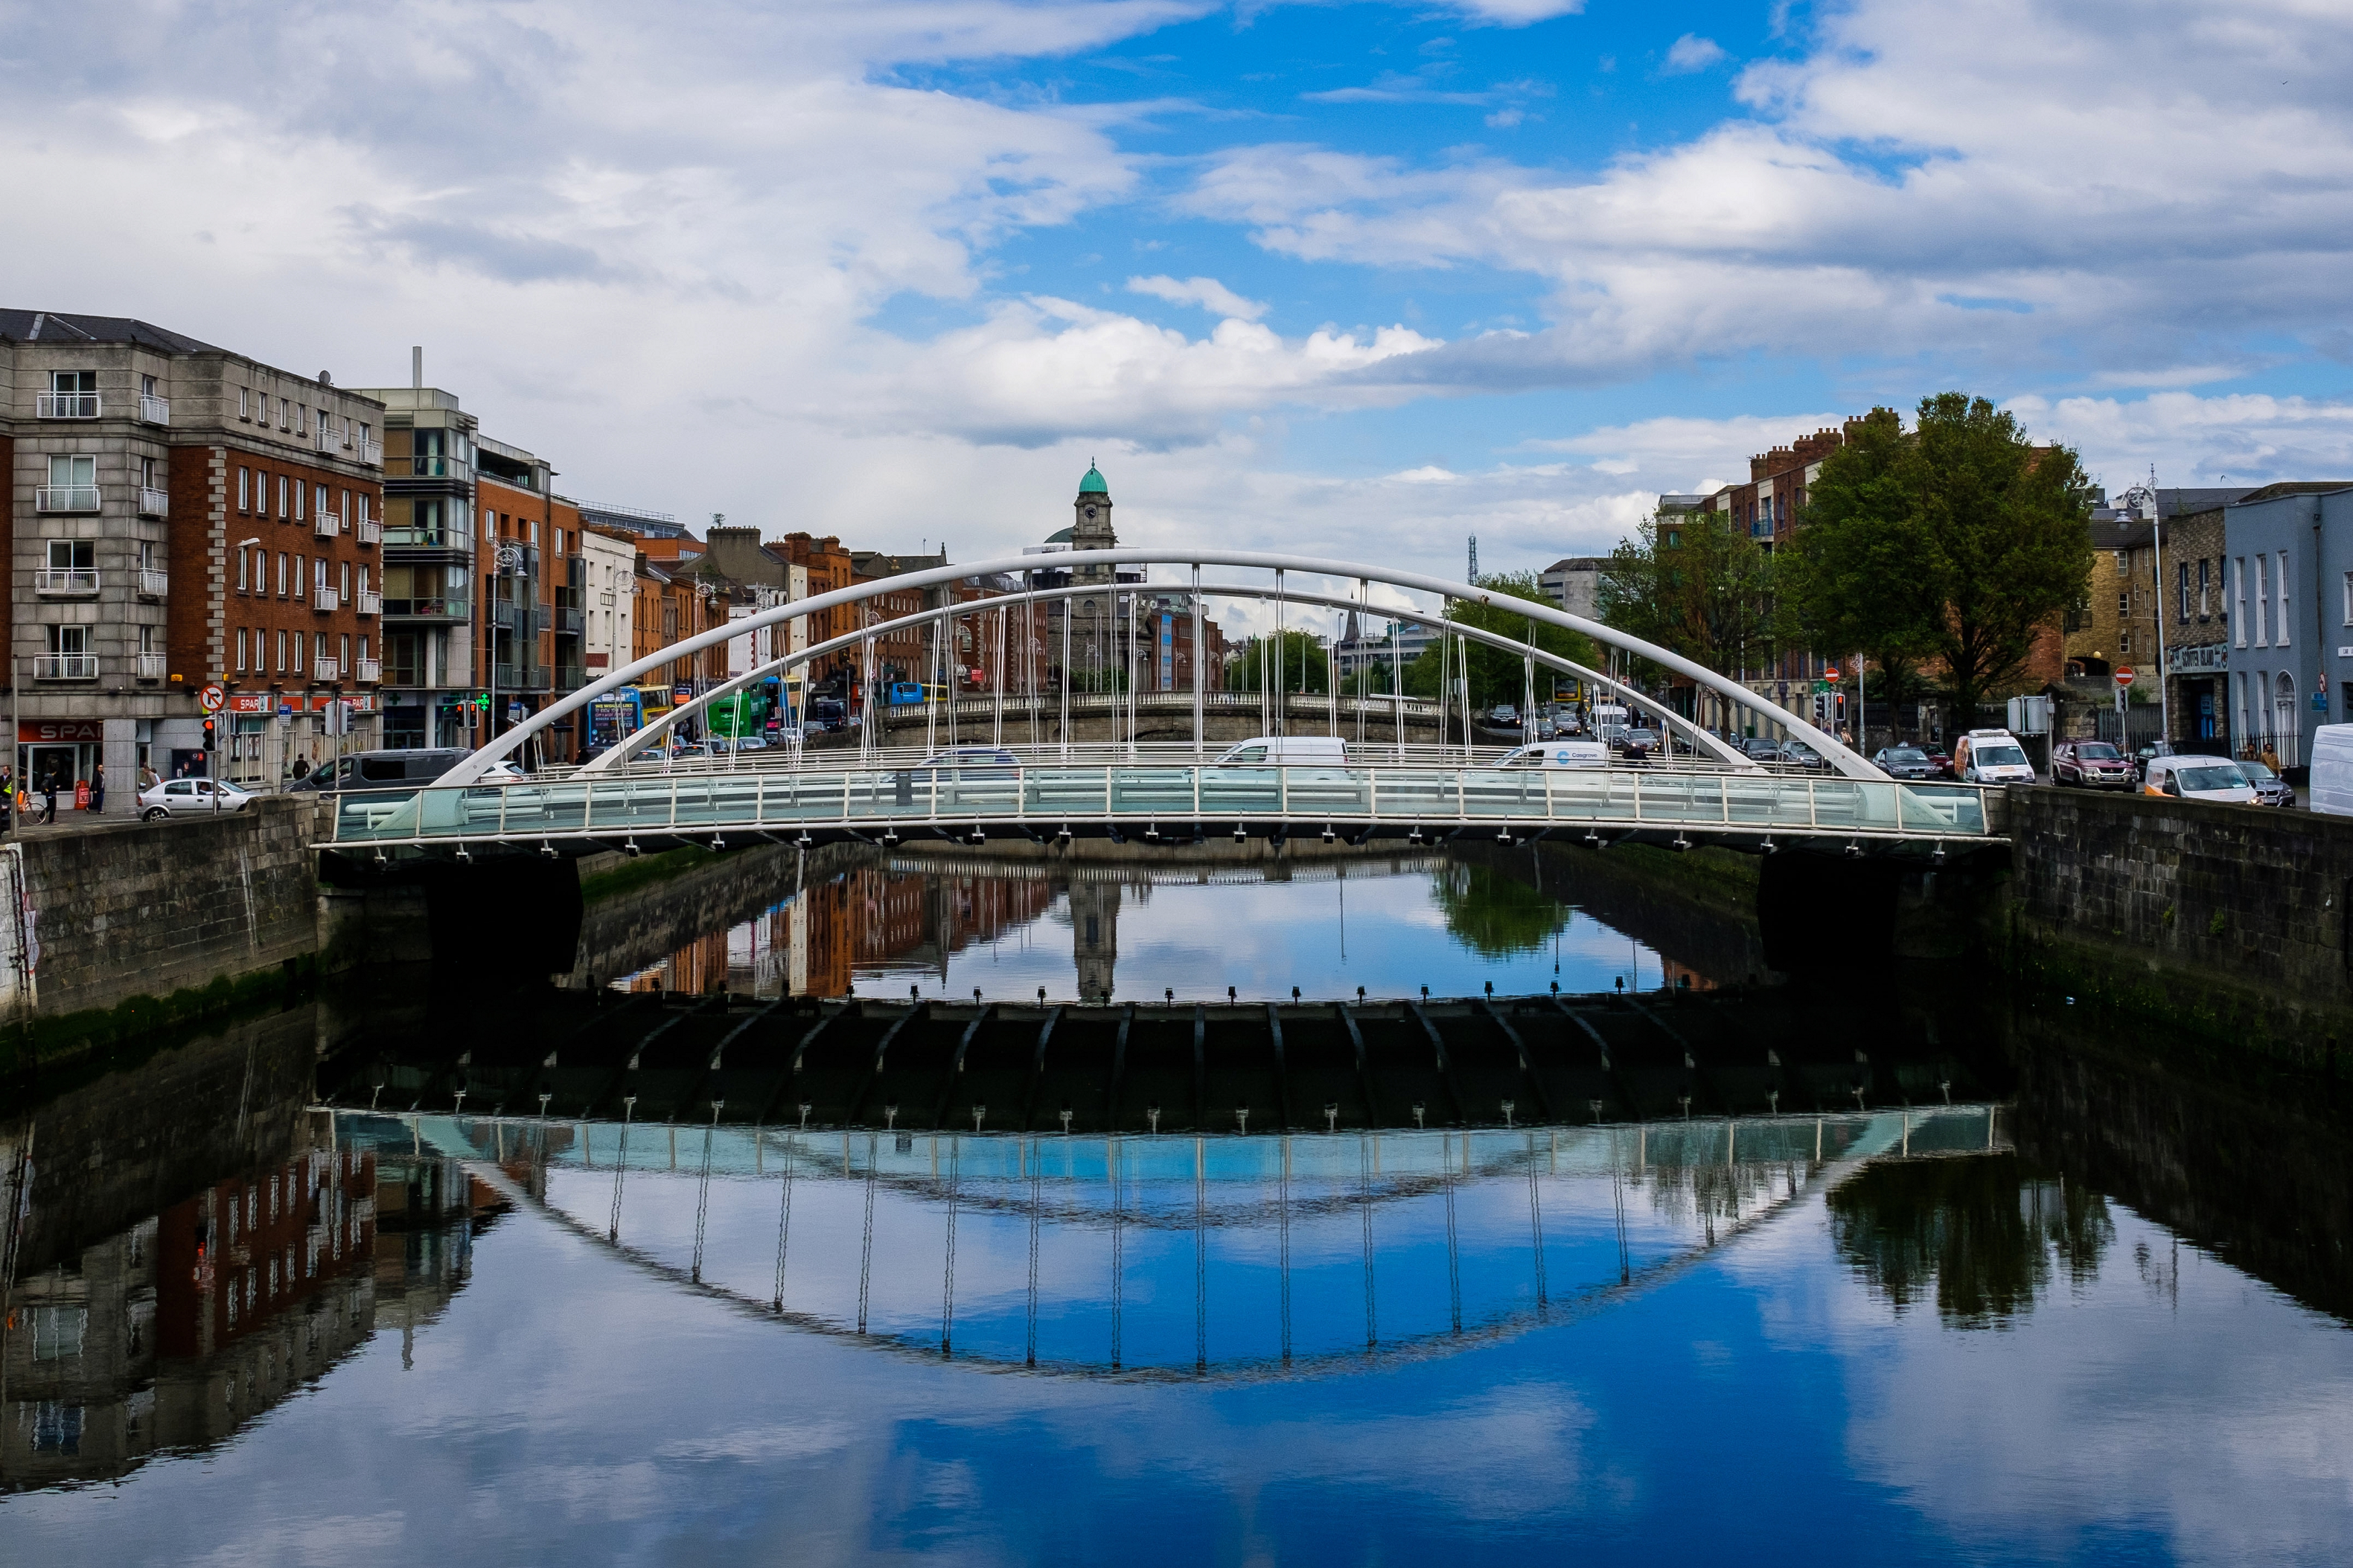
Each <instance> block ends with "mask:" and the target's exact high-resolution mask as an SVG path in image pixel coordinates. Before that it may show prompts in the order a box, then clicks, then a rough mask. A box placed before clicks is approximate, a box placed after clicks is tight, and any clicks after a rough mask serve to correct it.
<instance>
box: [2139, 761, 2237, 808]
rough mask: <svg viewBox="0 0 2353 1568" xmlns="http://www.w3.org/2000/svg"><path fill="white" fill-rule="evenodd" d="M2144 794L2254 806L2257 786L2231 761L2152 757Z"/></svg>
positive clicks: (2143, 786) (2143, 785) (2143, 790)
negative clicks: (2249, 781)
mask: <svg viewBox="0 0 2353 1568" xmlns="http://www.w3.org/2000/svg"><path fill="white" fill-rule="evenodd" d="M2141 794H2143V795H2168V796H2170V797H2172V798H2173V799H2175V800H2213V801H2221V802H2222V803H2223V804H2224V805H2254V804H2255V786H2254V785H2253V784H2250V783H2248V782H2247V775H2246V774H2244V773H2241V772H2240V771H2239V764H2238V763H2234V762H2232V760H2231V759H2230V758H2228V757H2151V758H2149V760H2148V777H2147V780H2146V781H2145V782H2144V783H2143V784H2142V785H2141Z"/></svg>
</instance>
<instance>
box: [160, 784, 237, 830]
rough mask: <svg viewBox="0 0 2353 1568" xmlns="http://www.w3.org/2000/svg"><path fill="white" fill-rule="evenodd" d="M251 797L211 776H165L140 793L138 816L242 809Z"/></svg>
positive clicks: (212, 813)
mask: <svg viewBox="0 0 2353 1568" xmlns="http://www.w3.org/2000/svg"><path fill="white" fill-rule="evenodd" d="M252 798H253V792H252V791H251V790H248V789H239V788H238V787H237V785H235V784H216V783H214V782H213V781H212V780H211V779H165V780H164V782H163V783H161V784H155V785H153V787H151V788H149V789H147V790H145V791H143V792H142V793H141V795H140V796H139V819H140V820H141V821H142V822H153V821H154V820H155V819H156V818H157V817H159V816H195V814H197V813H199V812H202V813H205V814H206V815H216V814H218V813H220V812H224V811H243V810H244V809H245V804H246V802H248V801H249V800H251V799H252Z"/></svg>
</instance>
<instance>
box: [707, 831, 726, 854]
mask: <svg viewBox="0 0 2353 1568" xmlns="http://www.w3.org/2000/svg"><path fill="white" fill-rule="evenodd" d="M711 847H712V852H713V853H714V854H719V853H724V852H725V850H726V848H727V839H726V837H725V836H724V835H723V834H718V833H714V834H712V836H711Z"/></svg>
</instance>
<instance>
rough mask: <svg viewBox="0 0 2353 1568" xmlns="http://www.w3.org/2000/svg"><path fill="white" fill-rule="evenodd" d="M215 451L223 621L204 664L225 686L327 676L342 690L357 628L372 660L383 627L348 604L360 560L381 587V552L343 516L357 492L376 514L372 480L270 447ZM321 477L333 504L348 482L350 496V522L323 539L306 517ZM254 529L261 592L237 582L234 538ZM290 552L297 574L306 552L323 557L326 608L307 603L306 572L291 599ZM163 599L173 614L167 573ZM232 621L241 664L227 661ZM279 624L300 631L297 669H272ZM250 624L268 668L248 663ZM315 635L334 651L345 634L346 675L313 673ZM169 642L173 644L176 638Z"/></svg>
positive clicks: (296, 685) (303, 684) (289, 684)
mask: <svg viewBox="0 0 2353 1568" xmlns="http://www.w3.org/2000/svg"><path fill="white" fill-rule="evenodd" d="M222 456H223V460H224V462H225V465H226V473H225V475H224V479H225V489H226V501H225V510H226V513H227V531H226V535H225V538H224V545H225V552H224V555H223V558H222V560H223V576H222V584H221V588H220V593H219V601H218V602H219V605H220V612H219V613H220V616H221V619H222V621H223V623H224V625H223V626H222V630H221V633H220V640H219V645H218V647H219V659H218V662H217V663H216V665H215V666H214V667H213V668H217V669H221V670H223V671H224V673H225V674H226V676H227V681H228V683H229V684H230V685H232V686H236V687H240V688H242V689H246V690H255V689H265V688H275V689H288V690H295V689H303V688H307V687H310V686H312V685H314V684H316V685H319V686H320V688H321V689H326V688H327V687H328V686H329V685H330V684H340V685H341V686H342V687H343V689H346V690H350V689H356V688H357V676H358V669H357V661H358V659H359V658H360V657H361V655H360V638H361V637H366V638H367V651H368V657H370V658H378V659H381V658H383V657H384V629H383V627H382V626H380V625H378V623H377V617H375V616H366V617H364V618H363V617H362V616H360V614H359V612H358V610H357V607H356V605H355V603H354V600H355V597H356V595H357V593H358V589H359V571H360V568H361V567H362V566H363V565H364V566H365V567H366V568H367V570H368V586H369V587H370V588H372V589H374V590H375V591H377V592H379V593H381V592H382V591H383V588H384V563H383V560H382V556H383V552H382V551H381V550H380V549H379V548H378V547H376V546H375V545H373V544H366V545H364V544H362V543H360V542H359V539H358V532H357V529H356V527H355V526H353V524H355V523H356V521H357V517H358V511H357V505H358V501H357V498H358V497H360V496H365V497H366V498H367V505H368V515H369V516H370V517H372V518H375V519H376V520H378V521H381V520H382V519H383V516H384V487H383V486H382V485H381V484H380V483H377V482H376V481H375V480H364V481H358V482H354V481H353V480H352V479H349V478H347V477H345V476H343V475H340V474H336V473H334V472H332V471H331V470H328V469H325V468H314V467H311V466H309V465H306V464H301V463H290V462H286V461H284V460H283V459H282V458H279V457H277V456H276V455H274V454H262V453H255V452H246V451H241V450H238V449H237V448H236V447H229V448H227V449H226V450H225V451H224V452H223V454H222ZM239 468H244V469H246V470H247V472H248V476H249V479H251V480H252V481H253V482H250V483H249V484H248V493H247V505H246V507H245V508H244V509H242V510H240V509H239V508H238V506H237V470H238V469H239ZM281 478H282V479H285V480H287V481H288V485H289V503H290V500H291V495H290V487H291V486H292V485H293V484H297V483H299V484H301V485H302V486H304V487H305V490H304V501H305V505H304V508H303V516H302V519H301V521H299V522H298V521H295V520H294V518H293V517H292V516H291V515H290V512H289V513H288V514H286V515H281V514H280V510H279V509H280V500H279V489H280V487H279V482H278V481H279V480H280V479H281ZM261 480H266V481H267V485H268V496H267V505H266V507H264V506H263V505H260V504H258V503H259V502H261V501H262V500H263V498H262V497H261V496H259V495H258V494H257V493H256V491H257V490H258V489H259V488H260V484H259V481H261ZM321 484H324V485H326V486H327V487H328V491H329V496H330V500H331V503H332V506H333V508H334V509H335V510H337V511H338V512H340V511H341V510H342V508H343V492H345V491H346V490H348V491H351V492H352V493H353V498H354V499H353V502H352V506H353V510H352V512H351V518H352V520H353V521H352V524H347V525H346V526H345V527H344V528H343V531H340V532H338V533H337V534H336V535H335V536H334V537H333V538H331V539H322V538H320V537H319V536H318V535H317V533H316V532H315V531H314V530H313V521H314V520H313V510H312V506H311V497H312V496H313V494H314V493H315V491H316V489H317V487H318V486H319V485H321ZM178 505H179V502H178V500H177V498H176V497H175V498H174V501H173V506H174V510H175V511H176V509H177V507H178ZM256 535H259V538H260V541H261V542H260V543H259V545H258V546H256V547H255V548H257V549H259V551H261V552H264V553H265V555H266V558H267V560H268V563H269V582H268V585H267V589H266V591H262V592H256V591H255V587H256V585H255V584H253V583H252V582H251V581H250V580H248V584H247V586H246V587H245V588H244V589H243V590H240V589H239V588H238V587H237V550H236V546H237V542H238V541H239V540H244V539H250V538H253V537H255V536H256ZM177 540H178V534H177V531H176V530H175V531H174V554H175V560H174V567H173V570H174V574H176V573H177V572H178V571H179V566H178V564H177V561H176V552H177V551H178V549H179V545H178V542H177ZM281 554H282V555H284V556H285V557H286V558H287V562H288V573H289V575H288V583H287V589H288V591H287V593H285V594H284V595H280V593H279V592H278V558H279V557H280V555H281ZM298 556H299V557H300V558H301V564H302V569H303V571H304V572H305V573H306V574H314V573H315V569H314V568H313V567H312V566H311V563H312V562H313V561H316V560H321V559H323V560H324V561H325V562H326V563H327V580H328V584H329V585H330V586H331V587H332V588H333V589H334V590H335V591H336V594H337V595H338V599H339V602H338V604H337V605H336V607H335V608H334V609H333V610H332V611H329V612H326V613H324V614H322V613H321V612H320V611H319V610H318V609H317V608H316V607H315V601H314V600H313V599H312V598H311V594H310V588H311V581H312V579H311V578H309V577H306V580H305V583H304V596H303V597H302V598H301V599H299V600H298V599H296V598H295V597H294V596H293V593H292V588H293V582H292V568H293V563H294V559H295V558H296V557H298ZM346 569H348V571H349V574H350V585H351V591H352V596H344V595H343V588H344V580H345V577H344V574H345V571H346ZM172 601H173V610H174V616H177V615H178V613H179V604H180V595H179V594H178V593H177V592H176V578H175V591H174V594H173V596H172ZM240 628H242V629H244V630H245V631H246V633H247V647H248V653H247V665H246V668H245V669H244V670H242V671H240V670H238V669H237V632H238V630H239V629H240ZM280 632H284V633H286V634H288V636H289V638H290V639H291V636H292V634H293V633H295V632H301V633H302V634H303V643H304V647H303V660H302V667H301V668H300V669H290V670H285V671H280V670H279V669H278V668H276V665H277V662H278V661H277V642H278V634H279V633H280ZM257 633H258V634H259V640H260V643H261V646H262V647H263V648H265V649H266V650H267V653H268V658H267V659H266V660H265V661H263V662H265V663H266V664H267V666H268V668H263V669H259V670H257V669H256V668H253V666H254V662H255V659H254V656H253V651H252V649H253V643H254V636H255V634H257ZM321 634H324V635H325V637H326V638H327V642H326V647H325V651H326V652H327V653H329V654H331V655H332V656H334V657H337V658H340V657H341V654H342V646H343V645H342V639H343V638H344V637H350V638H351V647H352V659H353V671H352V675H351V677H350V678H347V679H343V680H342V681H341V682H339V683H325V682H316V681H314V679H313V674H312V660H313V659H314V658H316V656H317V653H318V651H319V650H318V649H317V647H315V646H314V641H313V639H314V638H315V637H318V636H319V635H321ZM174 646H175V647H176V642H175V644H174Z"/></svg>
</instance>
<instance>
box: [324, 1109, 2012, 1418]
mask: <svg viewBox="0 0 2353 1568" xmlns="http://www.w3.org/2000/svg"><path fill="white" fill-rule="evenodd" d="M344 1120H345V1121H346V1122H347V1123H348V1124H350V1125H353V1126H354V1127H358V1128H375V1129H378V1130H381V1129H384V1128H386V1127H397V1128H405V1129H406V1133H407V1135H408V1136H411V1137H413V1138H416V1139H417V1140H418V1141H419V1142H421V1143H422V1144H424V1145H426V1146H428V1147H430V1148H433V1149H435V1150H437V1151H438V1152H442V1153H444V1154H446V1155H448V1156H450V1157H453V1158H458V1159H472V1160H479V1161H488V1160H491V1159H501V1160H502V1163H503V1168H504V1169H505V1170H506V1171H508V1172H510V1173H512V1172H514V1171H515V1170H516V1168H517V1165H518V1163H519V1162H520V1163H522V1165H523V1166H525V1167H526V1168H527V1171H528V1174H527V1175H526V1178H525V1180H524V1181H523V1182H522V1183H521V1184H517V1187H516V1190H517V1192H518V1194H534V1195H535V1196H536V1199H537V1201H539V1202H541V1203H543V1205H544V1206H545V1208H546V1210H547V1212H549V1213H550V1214H551V1215H554V1217H555V1218H556V1219H557V1220H558V1221H560V1222H561V1223H563V1224H565V1226H568V1227H570V1228H571V1229H573V1230H574V1231H575V1232H576V1233H578V1234H580V1235H583V1236H586V1237H592V1238H594V1239H596V1240H598V1241H601V1242H603V1243H604V1244H605V1245H607V1246H608V1247H612V1248H613V1249H614V1250H615V1251H616V1252H617V1254H618V1255H619V1256H621V1257H623V1258H626V1259H628V1261H629V1262H630V1263H631V1264H632V1266H634V1267H637V1268H643V1269H645V1270H648V1271H649V1272H651V1273H654V1274H656V1275H659V1276H660V1277H662V1278H664V1279H669V1280H670V1281H671V1282H672V1283H674V1284H676V1285H677V1286H679V1287H680V1288H681V1289H688V1290H691V1291H695V1292H699V1293H702V1294H704V1295H707V1296H709V1297H712V1298H713V1299H716V1300H723V1301H725V1302H728V1303H730V1304H733V1305H734V1306H736V1307H738V1308H739V1309H741V1310H744V1311H746V1312H750V1313H755V1314H758V1315H760V1316H763V1317H768V1318H774V1319H776V1320H780V1321H784V1322H786V1323H788V1324H790V1325H793V1326H795V1327H797V1328H799V1329H802V1330H806V1331H814V1332H819V1333H824V1334H828V1335H835V1336H840V1337H844V1338H849V1339H853V1340H856V1341H858V1342H862V1343H866V1344H869V1345H872V1346H875V1347H878V1348H882V1349H887V1350H891V1351H893V1352H900V1353H906V1354H914V1355H923V1356H932V1357H946V1358H949V1359H953V1360H955V1361H957V1362H959V1363H968V1364H973V1365H976V1366H979V1367H983V1368H988V1369H1004V1370H1036V1371H1043V1372H1050V1373H1066V1374H1075V1375H1080V1376H1089V1377H1103V1376H1122V1377H1142V1378H1166V1377H1204V1376H1208V1377H1219V1378H1233V1377H1264V1376H1281V1375H1293V1374H1300V1373H1314V1372H1319V1371H1322V1372H1329V1371H1335V1370H1345V1369H1352V1368H1358V1367H1362V1366H1365V1365H1366V1364H1370V1363H1388V1362H1392V1361H1395V1360H1397V1359H1399V1358H1412V1357H1421V1356H1429V1355H1438V1354H1447V1353H1451V1352H1454V1351H1456V1350H1459V1349H1461V1348H1464V1347H1466V1346H1469V1345H1472V1344H1476V1343H1481V1342H1490V1341H1493V1340H1494V1339H1497V1338H1501V1337H1504V1336H1508V1335H1512V1334H1515V1333H1519V1332H1523V1331H1526V1330H1527V1329H1529V1328H1532V1327H1535V1326H1537V1325H1539V1324H1542V1323H1545V1322H1547V1321H1563V1320H1566V1319H1568V1318H1572V1317H1575V1316H1577V1315H1579V1314H1582V1313H1589V1312H1592V1311H1596V1310H1602V1309H1604V1308H1606V1307H1607V1306H1608V1305H1609V1304H1610V1303H1611V1302H1613V1301H1615V1300H1620V1299H1621V1298H1623V1297H1625V1296H1627V1295H1629V1294H1631V1293H1635V1292H1639V1291H1641V1290H1643V1289H1648V1288H1651V1287H1652V1286H1655V1285H1657V1284H1659V1283H1661V1282H1662V1281H1663V1280H1665V1279H1669V1278H1672V1276H1673V1275H1674V1274H1676V1273H1678V1272H1680V1271H1682V1270H1683V1269H1685V1268H1689V1267H1691V1266H1693V1265H1694V1263H1696V1262H1698V1261H1699V1260H1701V1259H1702V1258H1704V1257H1706V1256H1707V1255H1708V1253H1709V1252H1711V1251H1712V1250H1713V1249H1714V1248H1715V1247H1719V1246H1721V1245H1723V1244H1725V1242H1727V1241H1729V1240H1731V1239H1733V1238H1735V1237H1738V1236H1740V1235H1742V1234H1744V1233H1745V1232H1746V1231H1748V1230H1750V1229H1752V1228H1754V1227H1755V1226H1758V1225H1760V1224H1764V1223H1767V1222H1769V1221H1770V1219H1771V1218H1772V1217H1773V1216H1774V1215H1776V1214H1778V1213H1780V1212H1782V1211H1784V1210H1785V1209H1787V1208H1788V1206H1789V1205H1791V1204H1792V1203H1793V1202H1795V1201H1796V1200H1798V1199H1799V1198H1801V1197H1802V1196H1804V1195H1805V1194H1808V1193H1810V1192H1811V1191H1814V1190H1817V1189H1819V1188H1820V1187H1821V1186H1822V1185H1824V1184H1834V1183H1835V1182H1837V1181H1838V1180H1840V1179H1841V1178H1842V1177H1843V1176H1844V1174H1845V1173H1848V1172H1850V1171H1852V1169H1854V1168H1855V1167H1856V1165H1857V1164H1858V1163H1861V1162H1865V1161H1873V1160H1887V1159H1899V1160H1900V1159H1903V1158H1905V1157H1910V1158H1915V1159H1917V1158H1923V1157H1930V1156H1937V1155H1945V1154H1961V1153H1975V1152H1982V1151H1984V1150H1987V1149H1989V1148H1994V1147H1998V1146H2000V1139H2001V1135H2000V1131H1999V1120H2000V1113H1999V1111H1998V1110H1997V1109H1996V1108H1994V1107H1990V1106H1985V1105H1975V1106H1958V1107H1937V1108H1935V1109H1931V1110H1889V1111H1880V1112H1873V1113H1865V1114H1848V1115H1840V1116H1821V1117H1810V1118H1773V1119H1767V1120H1764V1121H1732V1120H1725V1121H1679V1122H1675V1123H1662V1124H1651V1125H1647V1126H1605V1127H1576V1128H1562V1127H1546V1128H1536V1129H1522V1130H1514V1131H1500V1130H1491V1131H1465V1132H1453V1131H1432V1132H1390V1133H1356V1134H1341V1133H1324V1134H1316V1133H1306V1134H1292V1135H1279V1136H1265V1135H1250V1136H1240V1135H1232V1136H1222V1137H1214V1138H1205V1137H1179V1136H1170V1135H1145V1136H1142V1137H1126V1136H1114V1137H1109V1138H1080V1137H1069V1136H1062V1135H1059V1134H1058V1135H1050V1136H1045V1137H1025V1136H1010V1135H1007V1136H990V1135H986V1134H984V1135H978V1136H975V1135H972V1134H959V1133H925V1134H921V1135H918V1134H913V1133H898V1132H889V1131H865V1132H850V1131H829V1132H822V1133H807V1132H802V1131H797V1130H779V1129H747V1128H741V1127H727V1126H711V1125H706V1126H703V1127H701V1128H687V1129H675V1128H659V1129H658V1128H649V1127H643V1126H635V1125H631V1124H627V1123H608V1122H588V1123H572V1122H543V1121H537V1120H535V1119H521V1120H513V1121H499V1120H495V1119H489V1118H482V1119H473V1118H459V1117H421V1118H408V1119H386V1118H383V1117H371V1116H368V1115H366V1114H364V1113H353V1114H350V1115H347V1116H346V1117H345V1118H344ZM377 1135H379V1136H381V1135H385V1134H383V1133H382V1132H381V1131H379V1132H378V1134H377ZM477 1168H480V1167H477ZM853 1258H854V1264H853Z"/></svg>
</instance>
